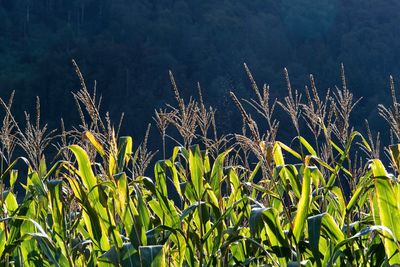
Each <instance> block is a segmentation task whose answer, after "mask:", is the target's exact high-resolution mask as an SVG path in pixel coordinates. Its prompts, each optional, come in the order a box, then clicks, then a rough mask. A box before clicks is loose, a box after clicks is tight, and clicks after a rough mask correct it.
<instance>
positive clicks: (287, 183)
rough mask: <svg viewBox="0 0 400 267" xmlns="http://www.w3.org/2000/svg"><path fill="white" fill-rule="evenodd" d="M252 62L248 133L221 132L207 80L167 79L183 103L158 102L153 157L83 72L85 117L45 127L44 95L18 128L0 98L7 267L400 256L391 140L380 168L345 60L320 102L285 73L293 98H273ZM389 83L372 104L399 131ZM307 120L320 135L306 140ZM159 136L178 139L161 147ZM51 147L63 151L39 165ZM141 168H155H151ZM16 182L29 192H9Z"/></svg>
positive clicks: (387, 261)
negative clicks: (357, 118)
mask: <svg viewBox="0 0 400 267" xmlns="http://www.w3.org/2000/svg"><path fill="white" fill-rule="evenodd" d="M246 71H247V73H248V77H249V78H250V82H251V85H252V88H253V92H254V94H255V97H254V98H252V99H249V100H245V101H246V102H247V103H249V104H250V105H251V107H252V108H254V109H255V110H256V111H257V113H259V114H260V115H261V116H262V118H263V119H262V120H261V119H260V120H257V121H255V120H254V119H253V118H252V116H251V114H250V113H249V112H248V110H246V109H245V108H244V107H243V105H242V102H243V101H241V100H239V99H238V98H237V97H236V95H235V94H234V93H232V92H231V98H232V100H233V104H234V105H236V107H237V108H238V110H239V113H240V114H241V115H242V118H243V129H242V132H241V133H240V134H239V133H236V134H229V135H220V134H218V132H217V125H216V123H215V119H214V117H215V110H214V109H212V108H206V107H205V105H204V102H203V99H202V94H201V89H200V88H199V98H198V99H199V100H198V101H196V100H194V99H192V98H191V99H190V100H189V101H185V100H184V99H183V98H182V97H181V95H180V91H179V90H178V88H177V86H176V83H175V80H174V77H173V76H172V74H171V75H170V77H171V82H172V85H173V89H174V94H175V98H176V102H177V104H176V105H175V106H172V105H167V107H166V108H165V109H161V110H159V111H157V112H156V115H155V121H156V122H157V127H158V129H159V132H160V135H161V139H162V140H163V142H162V143H163V147H162V149H161V148H160V150H162V157H161V156H158V157H159V158H161V159H160V160H158V161H156V162H155V163H152V159H153V158H154V156H155V154H154V153H152V152H149V151H148V150H147V146H146V143H147V138H148V134H146V137H145V139H144V141H143V142H142V143H141V144H140V145H139V147H138V148H137V149H134V148H133V141H132V138H131V137H129V136H119V128H120V127H119V126H118V127H114V124H113V122H112V121H111V120H110V117H109V115H108V114H106V115H105V116H102V115H101V112H100V108H99V103H98V99H99V97H98V95H97V94H96V92H94V93H93V94H90V93H89V91H88V89H87V88H86V84H85V81H84V80H83V77H82V75H81V73H80V71H79V69H78V68H77V74H78V76H79V78H80V80H81V85H82V89H80V90H79V91H77V92H75V93H74V98H75V100H76V104H77V107H78V114H79V115H80V117H81V124H80V125H79V127H76V128H72V129H71V130H68V129H65V127H62V128H61V130H60V132H59V135H55V132H52V131H48V129H47V125H44V126H43V125H42V123H41V121H40V101H39V99H38V101H37V114H36V117H35V118H31V117H30V116H29V115H28V114H27V115H26V125H25V128H21V127H22V126H20V124H18V123H17V121H16V120H15V118H14V116H13V115H12V113H11V110H12V103H13V96H11V99H10V100H9V101H8V103H6V102H5V101H3V100H1V101H0V103H1V105H2V107H3V109H4V110H5V115H4V119H3V124H2V128H1V131H0V134H1V138H0V141H1V152H2V153H1V155H2V157H1V172H0V175H1V176H0V179H1V188H0V189H1V192H0V193H1V194H0V195H1V200H0V201H1V214H0V229H1V231H0V262H1V265H2V266H260V265H264V264H266V265H272V266H289V265H290V266H389V265H393V264H396V263H400V254H399V251H400V243H399V240H400V226H399V224H398V220H399V219H400V199H399V197H400V192H399V190H400V184H399V180H398V174H399V167H400V146H399V145H391V146H388V147H387V148H386V152H387V153H388V155H389V159H390V163H391V164H388V165H387V166H386V167H385V165H384V164H383V163H382V161H381V160H379V157H380V141H379V135H378V137H377V138H373V136H372V134H371V132H370V130H369V127H368V125H367V132H368V134H367V138H364V137H363V136H362V135H361V134H360V133H359V132H357V131H355V130H354V129H353V128H352V126H351V124H350V122H349V119H350V115H351V112H352V110H353V108H354V107H355V105H356V104H357V102H358V101H357V100H356V99H353V95H352V93H351V92H350V91H349V90H348V88H347V85H346V79H345V77H344V70H343V68H342V86H341V87H340V88H337V89H336V91H335V92H334V93H333V94H328V95H327V96H326V97H324V98H322V97H320V96H319V93H318V91H317V89H316V87H315V83H314V79H313V77H312V76H311V80H310V88H309V89H308V87H307V90H306V95H307V102H306V103H301V102H300V95H299V94H298V92H297V91H295V90H293V89H292V87H291V83H290V80H289V76H288V75H287V72H286V81H287V87H288V94H287V96H286V97H285V98H284V101H283V102H277V101H273V100H271V99H270V97H269V88H268V87H267V86H264V87H263V88H262V89H260V88H259V87H258V86H257V84H256V82H255V81H254V79H253V77H252V74H251V73H250V71H249V69H248V68H247V67H246ZM391 91H392V98H393V103H392V106H391V107H390V108H386V107H385V106H383V105H380V106H379V110H380V113H381V115H382V117H383V119H385V120H386V121H387V122H388V123H389V125H390V129H391V130H390V131H391V132H392V135H393V138H396V139H399V137H400V127H399V126H400V110H399V103H398V102H397V100H396V94H395V89H394V83H393V81H391ZM277 105H279V106H281V107H282V109H283V110H284V111H286V112H287V113H288V115H289V118H290V119H288V120H287V121H289V120H290V121H291V122H292V124H293V127H294V129H295V131H294V132H295V133H296V134H294V135H295V138H294V139H293V140H292V143H291V145H285V144H284V143H282V142H280V141H279V135H278V136H277V129H278V128H279V122H278V121H276V120H275V119H274V111H275V108H276V107H277ZM32 119H34V120H33V121H32ZM261 124H265V125H266V126H265V127H266V130H265V131H260V130H259V129H260V128H259V127H261ZM301 124H305V126H306V127H307V129H309V130H310V132H311V133H312V136H313V137H314V139H310V140H309V141H307V140H306V139H305V138H303V137H302V135H301V129H302V128H301V127H300V125H301ZM170 130H172V131H174V130H175V131H177V132H178V133H177V134H176V136H179V138H176V139H172V138H171V136H170V135H169V134H168V133H169V132H170ZM147 132H148V131H147ZM166 142H174V143H175V144H176V147H175V148H174V149H173V150H170V151H168V150H166V149H165V147H166ZM50 144H53V145H55V146H56V147H57V149H58V155H57V156H56V157H55V159H54V160H51V161H49V160H47V161H46V159H45V157H44V156H45V154H46V153H45V151H46V149H47V147H48V146H49V145H50ZM15 148H18V149H19V150H15V151H16V152H18V154H19V155H18V156H14V149H15ZM359 153H361V154H359ZM21 155H24V157H22V156H21ZM19 163H22V165H21V164H19ZM24 166H25V167H24ZM148 166H152V167H153V169H154V172H153V173H152V174H151V175H149V176H146V171H145V170H146V168H147V167H148ZM25 168H27V169H28V170H27V173H26V174H25V173H24V171H23V170H24V169H25ZM18 169H19V170H20V171H18ZM25 176H26V179H24V177H25ZM18 183H21V184H22V185H23V188H24V190H18V192H17V190H16V187H15V186H16V184H18ZM18 199H19V201H18Z"/></svg>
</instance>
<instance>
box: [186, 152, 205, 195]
mask: <svg viewBox="0 0 400 267" xmlns="http://www.w3.org/2000/svg"><path fill="white" fill-rule="evenodd" d="M189 169H190V177H191V181H192V184H193V187H194V190H195V192H196V196H197V199H201V197H202V195H203V174H204V167H203V159H202V156H201V151H200V147H199V146H198V145H196V146H193V147H191V149H190V150H189Z"/></svg>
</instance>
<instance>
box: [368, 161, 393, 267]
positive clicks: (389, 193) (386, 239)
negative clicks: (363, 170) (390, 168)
mask: <svg viewBox="0 0 400 267" xmlns="http://www.w3.org/2000/svg"><path fill="white" fill-rule="evenodd" d="M371 169H372V173H373V176H374V183H375V190H376V197H377V205H378V212H379V220H380V223H381V225H383V226H385V227H387V228H388V229H390V231H392V232H393V235H394V237H395V238H396V240H393V238H392V237H391V236H390V235H388V234H387V232H383V233H382V238H383V244H384V246H385V252H386V255H387V257H388V258H389V263H390V264H395V263H399V262H400V253H399V245H398V242H397V240H399V238H400V225H399V222H400V207H399V206H400V202H399V198H400V196H399V194H398V193H399V192H398V190H397V188H398V186H399V185H398V184H394V183H395V182H394V181H392V180H391V179H390V178H389V177H388V174H387V173H386V170H385V167H384V166H383V164H382V162H381V161H380V160H377V159H374V160H372V163H371ZM395 187H396V188H395Z"/></svg>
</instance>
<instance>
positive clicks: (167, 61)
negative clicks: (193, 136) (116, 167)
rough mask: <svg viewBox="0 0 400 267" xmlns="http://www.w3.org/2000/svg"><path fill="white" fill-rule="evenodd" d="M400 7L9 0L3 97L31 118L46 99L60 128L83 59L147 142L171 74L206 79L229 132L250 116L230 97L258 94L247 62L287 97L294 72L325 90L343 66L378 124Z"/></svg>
mask: <svg viewBox="0 0 400 267" xmlns="http://www.w3.org/2000/svg"><path fill="white" fill-rule="evenodd" d="M399 10H400V2H399V1H395V0H388V1H379V0H368V1H367V0H366V1H355V0H346V1H328V0H321V1H307V0H295V1H293V0H291V1H289V0H280V1H276V0H274V1H270V0H266V1H264V0H263V1H261V0H253V1H234V0H232V1H210V0H202V1H199V0H191V1H166V0H159V1H151V0H146V1H139V0H13V1H10V0H0V95H1V96H6V95H8V94H9V93H10V92H11V91H12V90H16V92H17V94H16V101H17V102H16V105H15V106H14V109H15V111H16V113H17V116H19V117H21V116H22V111H23V110H24V109H32V108H33V107H34V96H35V95H39V96H40V97H41V100H42V111H43V114H44V117H45V120H46V121H49V122H50V124H51V126H52V127H57V126H58V119H57V118H59V116H60V115H61V116H63V117H64V118H65V120H66V121H67V122H69V123H73V122H75V121H76V120H77V117H76V115H75V112H74V113H71V112H70V110H71V106H72V105H74V103H73V98H72V97H71V94H70V92H71V91H72V90H75V89H77V88H78V87H79V83H78V79H77V78H76V75H75V72H74V69H73V67H72V64H71V59H72V58H74V59H75V60H76V61H77V62H78V64H79V65H80V67H81V69H82V71H83V73H84V74H85V78H86V80H87V81H88V84H90V85H92V84H93V83H92V81H93V80H97V81H98V91H99V92H100V93H101V94H102V95H103V110H109V111H110V112H111V114H112V115H113V116H114V117H117V116H118V114H119V113H120V112H122V111H125V112H126V115H127V116H126V122H127V123H125V124H124V125H125V130H129V132H130V133H133V136H137V135H140V136H142V134H143V132H144V131H145V128H146V125H147V123H148V122H151V117H152V116H153V114H154V108H156V107H159V106H162V105H163V104H164V103H165V102H172V101H173V94H172V92H171V90H170V82H169V77H168V70H169V69H171V70H172V71H173V72H174V74H175V76H176V80H177V82H178V85H179V87H180V90H181V91H182V93H183V95H185V96H187V97H188V96H189V95H193V94H196V93H197V89H196V82H197V81H199V82H200V83H201V85H202V88H203V94H204V96H205V99H206V102H207V103H208V104H211V105H214V106H216V107H217V109H219V110H223V111H224V112H222V113H221V112H220V113H219V115H218V119H219V120H220V121H221V122H222V126H223V127H222V128H224V129H225V130H226V131H227V132H229V131H232V129H233V128H236V127H237V126H238V125H239V127H240V120H236V119H235V118H238V117H237V116H239V115H238V114H237V112H236V110H235V107H234V106H233V105H232V103H231V101H230V99H229V96H228V92H229V91H230V90H234V91H235V92H236V93H237V95H238V96H240V97H247V98H248V97H249V96H250V95H251V94H252V92H251V89H250V86H249V82H248V79H247V77H246V74H245V71H244V69H243V62H246V63H247V64H248V65H249V67H250V68H251V70H252V71H253V74H254V76H255V78H256V80H257V81H258V82H259V83H263V82H267V83H269V84H270V85H271V94H272V96H273V97H278V98H279V97H280V96H283V95H284V94H285V93H286V87H285V81H284V78H283V68H284V67H287V68H288V70H289V73H290V75H291V80H292V83H293V84H294V85H295V87H296V88H297V89H299V90H303V86H304V84H306V83H307V82H308V74H309V73H313V74H315V76H316V80H317V85H318V87H319V89H320V90H322V91H325V90H326V89H327V88H328V87H330V88H333V87H334V85H335V84H340V75H339V74H340V63H341V62H343V63H344V65H345V67H346V74H347V78H348V83H349V85H350V88H351V90H352V91H353V92H354V94H355V96H357V97H360V96H363V97H365V98H364V100H363V102H362V104H361V105H359V107H358V109H357V111H356V115H357V117H358V116H361V117H363V118H364V117H365V118H369V119H370V120H371V121H372V122H374V121H375V118H376V117H377V109H376V104H377V103H387V102H388V101H389V100H388V96H389V89H388V87H389V86H388V83H389V79H388V76H389V74H392V75H394V77H395V78H396V77H400V53H399V52H398V50H399V48H400V27H399V25H400V13H399V12H398V11H399ZM72 114H74V115H72ZM278 116H279V114H278ZM235 121H238V122H237V123H235ZM358 121H361V120H358ZM378 129H379V127H378Z"/></svg>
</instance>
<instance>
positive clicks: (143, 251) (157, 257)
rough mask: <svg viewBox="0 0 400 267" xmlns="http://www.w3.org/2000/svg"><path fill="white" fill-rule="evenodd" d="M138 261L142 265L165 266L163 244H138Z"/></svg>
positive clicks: (150, 266)
mask: <svg viewBox="0 0 400 267" xmlns="http://www.w3.org/2000/svg"><path fill="white" fill-rule="evenodd" d="M139 254H140V263H141V266H142V267H163V266H165V253H164V246H161V245H154V246H140V247H139Z"/></svg>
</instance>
